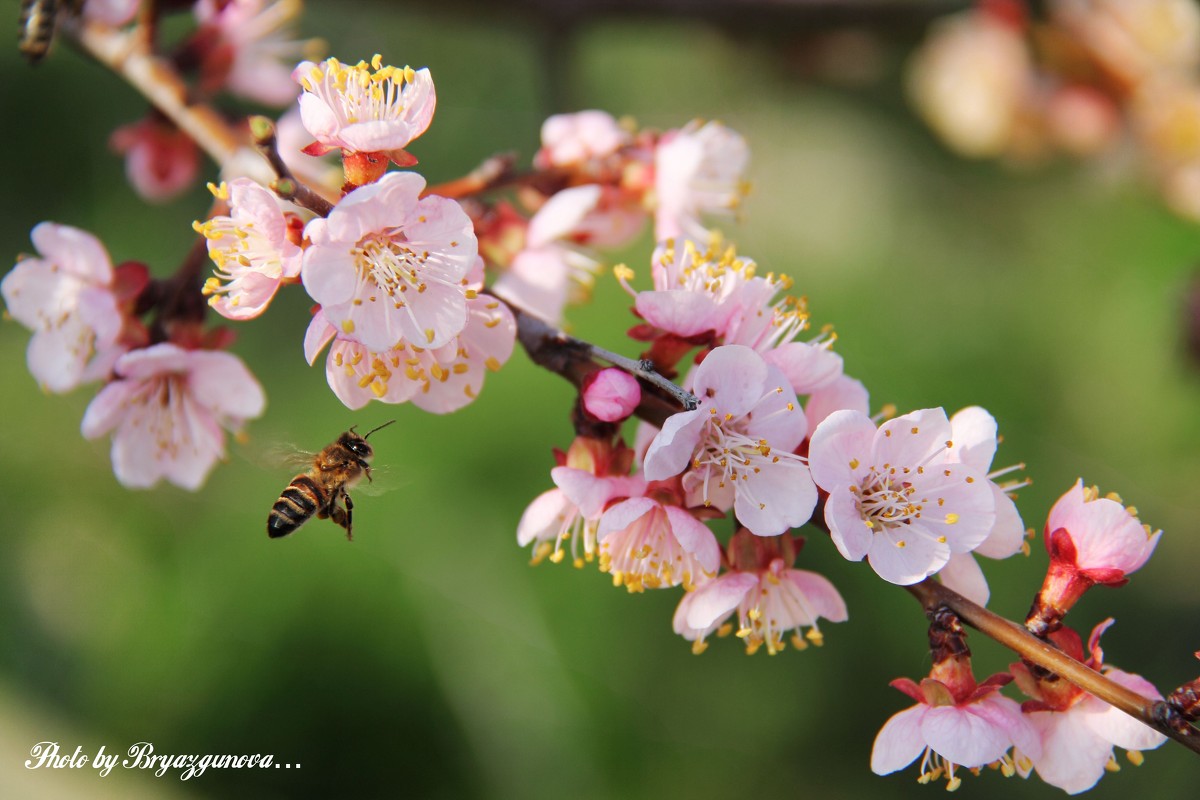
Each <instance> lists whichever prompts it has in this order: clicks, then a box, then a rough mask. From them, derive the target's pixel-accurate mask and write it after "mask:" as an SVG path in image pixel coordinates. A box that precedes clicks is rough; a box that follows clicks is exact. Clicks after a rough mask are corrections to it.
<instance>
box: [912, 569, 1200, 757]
mask: <svg viewBox="0 0 1200 800" xmlns="http://www.w3.org/2000/svg"><path fill="white" fill-rule="evenodd" d="M904 588H905V589H907V590H908V591H909V593H911V594H912V595H913V596H914V597H916V598H917V599H918V600H920V601H921V604H922V605H923V606H924V607H925V610H926V612H930V611H933V610H935V609H937V608H939V607H941V606H945V607H946V608H949V609H950V610H951V611H953V612H954V613H955V614H957V615H958V616H959V617H961V618H962V620H963V621H964V622H966V623H967V624H968V625H970V626H971V627H972V628H974V629H975V630H977V631H979V632H980V633H982V634H983V635H985V636H987V637H989V638H991V639H994V640H995V641H997V642H999V643H1000V644H1002V645H1004V646H1005V647H1007V648H1008V649H1009V650H1012V651H1013V652H1015V653H1016V654H1017V655H1019V656H1021V657H1022V658H1024V659H1025V660H1027V661H1030V662H1032V663H1034V664H1037V665H1038V666H1040V667H1043V668H1045V669H1048V670H1050V671H1051V672H1053V673H1055V674H1056V675H1059V676H1060V677H1062V678H1065V679H1066V680H1068V681H1070V682H1071V683H1073V684H1075V685H1076V686H1078V687H1079V688H1080V689H1083V690H1084V691H1086V692H1088V693H1090V694H1092V695H1095V696H1096V697H1098V698H1100V699H1101V700H1103V701H1104V702H1106V703H1108V704H1109V705H1111V706H1113V707H1114V708H1118V709H1120V710H1121V711H1124V712H1125V713H1126V714H1128V715H1129V716H1131V717H1133V718H1134V719H1136V720H1138V721H1139V722H1142V723H1145V724H1146V725H1148V726H1150V727H1151V728H1153V729H1154V730H1156V731H1158V732H1159V733H1162V734H1163V735H1164V736H1169V737H1171V738H1172V739H1174V740H1175V741H1177V742H1179V743H1180V744H1182V745H1183V746H1184V747H1186V748H1188V749H1189V750H1192V751H1193V752H1196V753H1200V732H1197V731H1196V730H1195V729H1194V728H1188V729H1187V730H1179V729H1176V728H1173V727H1171V726H1170V725H1168V724H1166V723H1165V722H1164V713H1163V707H1164V706H1165V705H1166V704H1165V703H1163V702H1162V701H1155V700H1151V699H1149V698H1146V697H1142V696H1141V695H1140V694H1138V693H1137V692H1134V691H1132V690H1130V689H1126V688H1125V687H1124V686H1121V685H1120V684H1118V683H1114V682H1113V681H1110V680H1109V679H1108V678H1106V677H1104V676H1103V675H1101V674H1100V673H1099V672H1097V671H1096V670H1094V669H1092V668H1091V667H1089V666H1087V665H1086V664H1083V663H1081V662H1079V661H1076V660H1075V659H1073V658H1071V657H1070V656H1068V655H1067V654H1066V653H1064V652H1062V651H1061V650H1059V649H1058V648H1056V647H1054V646H1053V645H1051V644H1049V643H1047V642H1044V641H1042V640H1041V639H1039V638H1037V637H1036V636H1034V635H1033V634H1032V633H1030V632H1029V631H1027V630H1025V628H1024V627H1022V626H1021V625H1018V624H1017V623H1015V622H1013V621H1011V620H1008V619H1005V618H1004V617H1001V616H1000V615H998V614H994V613H993V612H991V611H988V610H987V609H986V608H984V607H983V606H980V605H976V604H975V603H973V602H971V601H970V600H968V599H967V598H965V597H963V596H962V595H960V594H958V593H957V592H955V591H953V590H951V589H949V588H947V587H945V586H943V585H942V584H940V583H938V582H937V581H935V580H933V579H932V578H926V579H925V580H923V581H921V582H920V583H917V584H913V585H912V586H905V587H904Z"/></svg>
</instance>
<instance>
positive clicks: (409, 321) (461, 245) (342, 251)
mask: <svg viewBox="0 0 1200 800" xmlns="http://www.w3.org/2000/svg"><path fill="white" fill-rule="evenodd" d="M424 188H425V179H424V178H422V177H421V176H420V175H417V174H416V173H413V172H402V173H401V172H395V173H391V174H389V175H386V176H384V177H383V178H382V179H381V180H379V181H378V182H376V183H372V184H368V185H366V186H362V187H359V188H358V189H355V190H354V191H352V192H350V193H349V194H347V195H346V196H345V197H344V198H342V200H341V202H340V203H338V204H337V205H336V206H335V207H334V209H333V211H332V212H330V214H329V216H328V217H327V218H325V219H320V218H318V219H314V220H312V221H311V222H309V223H308V226H307V228H305V235H306V236H307V237H308V238H309V239H310V240H311V242H312V244H311V246H310V247H308V248H307V249H306V250H305V251H304V261H303V267H302V270H301V275H302V278H303V281H304V287H305V288H306V289H307V290H308V293H309V294H310V295H312V298H313V299H314V300H316V301H317V302H318V303H320V304H321V307H322V309H323V310H324V312H325V317H326V318H327V319H328V320H329V322H330V323H332V324H333V325H334V326H336V327H337V328H338V329H339V330H340V331H341V333H342V334H344V335H345V337H346V338H348V339H352V340H353V341H357V342H359V343H360V344H362V345H363V346H364V347H366V348H367V349H368V350H372V351H374V352H384V351H387V350H391V349H393V348H395V347H398V346H399V345H400V344H401V343H402V342H405V343H408V344H409V345H410V346H413V347H423V348H438V347H441V346H442V345H444V344H446V343H447V342H449V341H450V340H452V339H453V338H454V337H455V336H457V335H458V334H459V333H460V332H462V329H463V327H464V326H465V325H466V323H467V296H468V290H467V286H466V280H465V279H466V275H467V272H468V270H469V269H470V268H471V267H472V266H473V265H474V263H475V259H476V257H477V253H476V250H477V243H476V239H475V233H474V229H473V226H472V223H471V219H470V217H468V216H467V215H466V213H465V212H464V211H463V210H462V208H461V207H460V206H459V205H458V203H456V202H454V201H453V200H449V199H447V198H444V197H438V196H436V195H431V196H429V197H424V198H422V197H421V196H420V195H421V192H422V190H424Z"/></svg>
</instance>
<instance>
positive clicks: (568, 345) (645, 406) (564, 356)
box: [498, 298, 697, 428]
mask: <svg viewBox="0 0 1200 800" xmlns="http://www.w3.org/2000/svg"><path fill="white" fill-rule="evenodd" d="M498 299H500V300H501V301H502V302H504V303H505V305H507V306H508V307H509V308H510V309H511V310H512V313H513V316H514V317H516V320H517V340H518V341H519V342H520V343H521V346H522V347H523V348H524V349H525V352H526V353H528V354H529V358H530V359H531V360H532V361H533V362H534V363H535V364H537V365H539V366H541V367H543V368H545V369H548V370H550V371H551V372H554V373H556V374H558V375H561V376H562V377H564V378H566V379H567V380H568V381H570V382H571V383H572V384H573V385H574V386H575V387H577V388H579V387H582V386H583V382H584V380H585V379H586V378H587V377H588V376H589V375H591V374H592V373H594V372H597V371H599V370H600V369H603V367H602V366H601V365H600V364H599V363H597V361H604V362H607V363H609V364H612V365H613V366H615V367H620V368H621V369H623V370H625V371H626V372H629V373H630V374H631V375H633V376H635V377H637V378H640V379H641V380H642V381H643V382H644V383H645V384H646V385H647V386H648V387H649V388H651V389H653V390H654V391H645V392H642V401H641V403H640V404H639V405H638V407H637V409H636V411H635V412H634V413H635V415H636V416H637V417H638V418H639V419H643V420H645V421H646V422H649V423H650V424H652V425H656V426H658V427H660V428H661V427H662V426H663V423H664V422H666V420H667V418H668V417H670V416H671V415H672V414H678V413H679V412H680V410H690V409H693V408H695V407H696V405H697V400H696V396H695V395H693V394H692V393H691V392H689V391H687V390H686V389H682V388H680V387H679V386H677V385H675V384H674V383H672V382H671V381H669V380H667V379H666V378H664V377H663V376H662V375H659V374H658V373H657V372H656V371H655V370H654V365H653V364H651V363H649V362H645V361H638V360H636V359H631V358H626V357H625V356H622V355H618V354H617V353H613V352H611V351H608V350H605V349H603V348H601V347H597V346H596V345H594V344H592V343H591V342H586V341H584V340H582V339H576V338H575V337H573V336H568V335H567V334H565V333H563V332H562V331H560V330H559V329H558V328H555V327H554V326H553V325H550V324H549V323H547V322H545V321H543V320H541V319H538V318H537V317H535V316H533V315H532V314H530V313H528V312H526V311H522V310H521V309H520V308H519V307H518V306H516V305H514V304H513V303H510V302H508V301H506V300H503V298H498Z"/></svg>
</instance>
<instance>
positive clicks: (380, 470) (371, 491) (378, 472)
mask: <svg viewBox="0 0 1200 800" xmlns="http://www.w3.org/2000/svg"><path fill="white" fill-rule="evenodd" d="M399 488H400V480H399V476H397V475H396V473H395V472H394V471H393V470H392V469H391V468H390V467H371V480H367V479H366V478H364V479H363V480H361V481H359V482H358V483H357V484H355V485H354V488H353V489H351V491H352V492H354V493H355V494H364V495H366V496H367V497H378V496H379V495H382V494H387V493H388V492H394V491H396V490H397V489H399Z"/></svg>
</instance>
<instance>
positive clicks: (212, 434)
mask: <svg viewBox="0 0 1200 800" xmlns="http://www.w3.org/2000/svg"><path fill="white" fill-rule="evenodd" d="M114 372H115V373H116V375H117V379H116V380H114V381H113V382H112V383H110V384H108V385H107V386H105V387H104V388H103V389H101V390H100V393H99V394H98V395H96V397H95V399H93V400H92V402H91V404H90V405H89V406H88V407H87V411H86V412H85V413H84V416H83V424H82V431H83V435H84V437H85V438H87V439H95V438H97V437H99V436H103V435H104V434H106V433H108V432H109V431H114V433H113V444H112V462H113V471H114V472H115V473H116V476H117V480H118V481H120V482H121V483H122V484H123V485H125V486H127V487H129V488H131V489H145V488H149V487H151V486H153V485H155V484H156V483H158V481H159V480H160V479H162V478H166V479H167V480H168V481H170V482H171V483H173V484H175V485H176V486H180V487H182V488H184V489H189V490H193V491H194V490H196V489H198V488H199V487H200V485H201V484H202V483H203V482H204V479H205V477H207V475H208V473H209V470H211V469H212V467H213V465H214V464H215V463H216V462H217V460H218V459H220V458H223V457H224V455H225V435H224V433H223V431H222V430H221V429H222V428H227V429H229V430H238V429H240V428H241V426H242V424H243V423H244V422H245V421H246V420H247V419H251V418H253V417H257V416H259V415H260V414H262V411H263V407H264V405H265V403H266V400H265V398H264V397H263V391H262V388H261V387H260V386H259V385H258V381H256V380H255V379H254V376H253V375H251V374H250V371H249V370H247V369H246V366H245V364H243V363H242V362H241V360H240V359H238V358H237V357H236V356H234V355H232V354H230V353H225V352H219V351H211V350H184V349H183V348H181V347H179V346H177V345H174V344H170V343H166V342H164V343H162V344H156V345H152V346H150V347H147V348H145V349H141V350H133V351H131V352H129V353H126V354H125V355H123V356H121V358H119V359H118V360H117V363H116V366H115V367H114Z"/></svg>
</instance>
